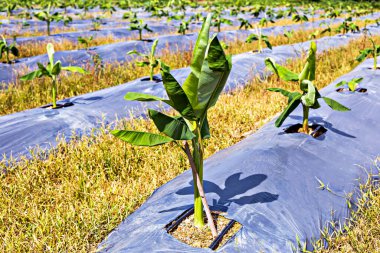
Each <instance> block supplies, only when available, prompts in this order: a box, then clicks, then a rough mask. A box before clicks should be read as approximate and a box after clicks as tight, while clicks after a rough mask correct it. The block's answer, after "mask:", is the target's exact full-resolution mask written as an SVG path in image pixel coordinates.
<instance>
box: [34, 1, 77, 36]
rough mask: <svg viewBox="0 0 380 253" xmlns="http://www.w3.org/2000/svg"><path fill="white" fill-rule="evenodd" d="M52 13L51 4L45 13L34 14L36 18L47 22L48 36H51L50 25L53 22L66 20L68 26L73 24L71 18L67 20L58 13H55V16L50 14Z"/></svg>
mask: <svg viewBox="0 0 380 253" xmlns="http://www.w3.org/2000/svg"><path fill="white" fill-rule="evenodd" d="M50 11H51V3H49V5H48V7H47V9H46V10H44V11H40V12H37V13H35V14H34V16H35V17H36V18H37V19H39V20H41V21H44V22H46V29H47V35H48V36H50V24H51V23H52V22H54V21H55V22H59V21H61V20H64V23H65V25H67V24H68V22H71V20H72V19H71V18H67V17H66V18H65V16H63V15H61V14H59V13H58V12H55V13H54V14H51V13H50Z"/></svg>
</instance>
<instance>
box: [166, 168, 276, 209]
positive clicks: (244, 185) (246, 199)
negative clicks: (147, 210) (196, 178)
mask: <svg viewBox="0 0 380 253" xmlns="http://www.w3.org/2000/svg"><path fill="white" fill-rule="evenodd" d="M241 174H242V173H241V172H239V173H235V174H232V175H230V176H229V177H228V178H227V179H226V180H225V182H224V188H221V187H220V186H219V185H220V184H216V183H213V182H211V181H207V180H205V181H204V190H205V193H216V194H217V195H218V196H219V199H218V200H216V199H213V202H212V209H213V210H218V211H222V212H227V211H228V207H229V206H230V205H231V204H232V203H235V204H237V205H239V206H243V205H252V204H256V203H269V202H273V201H275V200H277V199H278V196H279V195H278V194H272V193H269V192H259V193H254V194H252V195H246V196H242V197H239V198H235V197H236V196H239V195H241V194H244V193H246V192H248V191H250V190H252V189H253V188H255V187H257V186H259V185H260V184H261V183H262V182H264V181H265V180H266V179H267V177H268V176H267V175H264V174H254V175H250V176H247V177H245V178H240V177H241ZM193 184H194V183H193V181H190V182H189V185H190V186H187V187H184V188H182V189H179V190H178V191H177V192H176V194H178V195H192V194H193V192H194V188H193ZM190 206H191V205H185V206H178V207H174V208H171V209H167V210H163V211H160V213H163V212H171V211H177V210H186V209H188V208H189V207H190Z"/></svg>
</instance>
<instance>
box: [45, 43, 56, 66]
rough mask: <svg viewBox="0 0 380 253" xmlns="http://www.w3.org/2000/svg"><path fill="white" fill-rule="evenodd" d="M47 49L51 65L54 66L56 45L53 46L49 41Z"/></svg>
mask: <svg viewBox="0 0 380 253" xmlns="http://www.w3.org/2000/svg"><path fill="white" fill-rule="evenodd" d="M46 49H47V53H48V57H49V62H50V65H51V66H53V65H54V46H53V44H51V43H48V44H47V46H46Z"/></svg>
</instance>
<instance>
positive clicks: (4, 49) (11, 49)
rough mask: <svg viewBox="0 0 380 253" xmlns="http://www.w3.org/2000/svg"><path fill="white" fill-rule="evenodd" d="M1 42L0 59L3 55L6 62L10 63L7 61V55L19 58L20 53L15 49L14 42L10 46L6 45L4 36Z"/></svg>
mask: <svg viewBox="0 0 380 253" xmlns="http://www.w3.org/2000/svg"><path fill="white" fill-rule="evenodd" d="M1 37H2V40H1V41H0V59H1V58H3V54H5V58H6V62H7V63H11V61H10V59H9V55H10V54H12V55H13V56H16V57H17V56H19V54H20V52H19V50H18V49H17V47H16V42H15V41H14V42H13V43H12V44H10V45H8V42H7V40H6V39H5V38H4V36H1Z"/></svg>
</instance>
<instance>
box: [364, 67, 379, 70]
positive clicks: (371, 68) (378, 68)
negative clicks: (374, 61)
mask: <svg viewBox="0 0 380 253" xmlns="http://www.w3.org/2000/svg"><path fill="white" fill-rule="evenodd" d="M367 69H372V70H373V67H368V68H367ZM376 69H380V67H376Z"/></svg>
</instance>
